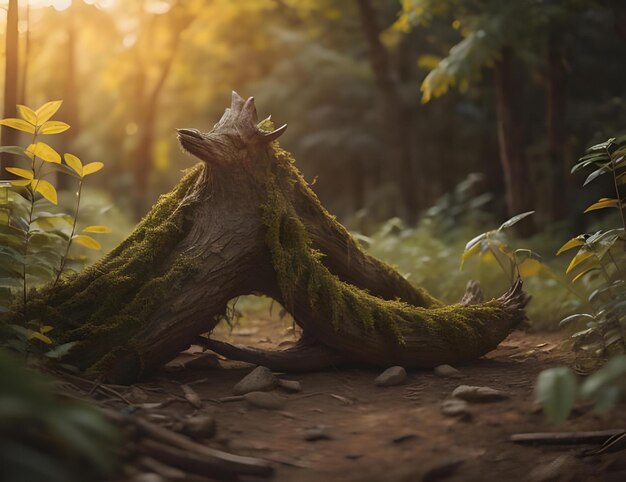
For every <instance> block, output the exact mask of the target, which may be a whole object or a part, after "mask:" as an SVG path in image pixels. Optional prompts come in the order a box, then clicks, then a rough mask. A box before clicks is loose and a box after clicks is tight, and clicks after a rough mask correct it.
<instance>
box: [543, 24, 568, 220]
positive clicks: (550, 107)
mask: <svg viewBox="0 0 626 482" xmlns="http://www.w3.org/2000/svg"><path fill="white" fill-rule="evenodd" d="M547 72H548V79H547V86H546V87H547V88H546V124H547V131H548V136H547V137H548V158H549V161H550V164H549V168H550V172H549V175H550V183H549V186H550V189H551V192H550V196H549V199H550V206H549V208H550V210H549V213H548V217H549V220H550V221H558V220H559V219H562V218H563V217H564V216H565V213H566V202H567V194H568V192H567V191H568V189H567V188H568V187H569V182H568V178H569V176H567V171H568V168H567V167H568V166H567V161H566V159H565V80H566V72H565V50H564V47H563V39H562V33H561V31H560V30H559V27H558V26H557V25H551V26H550V28H549V31H548V48H547Z"/></svg>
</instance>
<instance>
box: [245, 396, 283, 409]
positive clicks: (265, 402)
mask: <svg viewBox="0 0 626 482" xmlns="http://www.w3.org/2000/svg"><path fill="white" fill-rule="evenodd" d="M243 397H244V399H245V400H246V402H248V403H249V404H250V405H252V406H253V407H258V408H265V409H267V410H281V409H282V408H284V407H285V399H283V398H281V397H279V396H278V395H276V394H275V393H267V392H250V393H246V394H245V395H244V396H243Z"/></svg>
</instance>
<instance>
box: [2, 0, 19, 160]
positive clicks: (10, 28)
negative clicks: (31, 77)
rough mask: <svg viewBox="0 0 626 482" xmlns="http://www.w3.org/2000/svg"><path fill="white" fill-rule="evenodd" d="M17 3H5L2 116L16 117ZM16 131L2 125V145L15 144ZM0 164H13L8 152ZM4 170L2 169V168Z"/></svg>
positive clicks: (17, 64)
mask: <svg viewBox="0 0 626 482" xmlns="http://www.w3.org/2000/svg"><path fill="white" fill-rule="evenodd" d="M17 26H18V4H17V0H9V2H8V5H7V25H6V36H5V62H4V109H3V112H4V118H7V117H17V107H16V105H17V103H18V90H17V89H18V85H17V82H18V72H19V63H18V50H19V37H18V29H17ZM17 137H18V131H16V130H15V129H11V128H9V127H6V126H2V131H1V137H0V143H1V144H2V145H3V146H15V145H17ZM0 156H1V157H0V166H1V167H7V166H12V165H13V159H12V156H11V155H10V154H7V153H2V154H0ZM2 170H4V169H2Z"/></svg>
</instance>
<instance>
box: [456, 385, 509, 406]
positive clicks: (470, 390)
mask: <svg viewBox="0 0 626 482" xmlns="http://www.w3.org/2000/svg"><path fill="white" fill-rule="evenodd" d="M452 397H453V398H460V399H461V400H465V401H467V402H472V403H488V402H498V401H500V400H504V399H507V398H509V394H508V393H506V392H502V391H500V390H495V389H493V388H489V387H472V386H470V385H459V386H458V387H456V388H455V389H454V391H453V392H452Z"/></svg>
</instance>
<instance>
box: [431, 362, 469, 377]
mask: <svg viewBox="0 0 626 482" xmlns="http://www.w3.org/2000/svg"><path fill="white" fill-rule="evenodd" d="M433 371H434V372H435V375H437V376H438V377H445V378H463V377H464V376H465V375H463V374H462V373H461V372H460V371H458V370H457V369H456V368H454V367H453V366H450V365H439V366H437V367H435V368H434V369H433Z"/></svg>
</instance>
